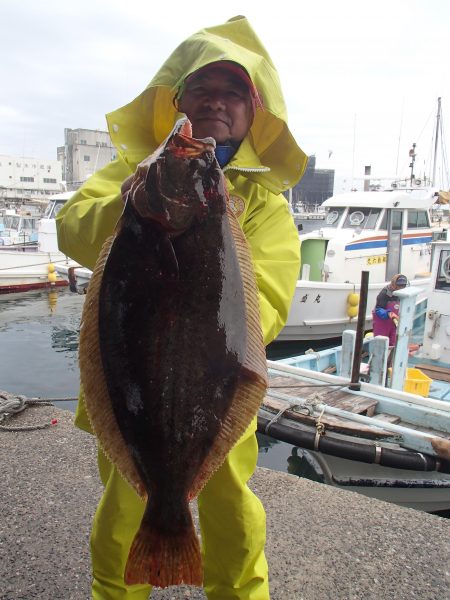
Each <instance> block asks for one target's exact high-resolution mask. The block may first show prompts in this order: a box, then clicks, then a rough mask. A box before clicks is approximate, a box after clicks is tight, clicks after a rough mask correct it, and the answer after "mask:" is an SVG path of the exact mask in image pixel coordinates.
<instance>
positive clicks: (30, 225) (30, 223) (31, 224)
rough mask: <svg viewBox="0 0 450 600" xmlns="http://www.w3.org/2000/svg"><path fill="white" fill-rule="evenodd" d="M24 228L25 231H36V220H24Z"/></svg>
mask: <svg viewBox="0 0 450 600" xmlns="http://www.w3.org/2000/svg"><path fill="white" fill-rule="evenodd" d="M22 226H23V229H36V220H35V219H24V220H23V224H22Z"/></svg>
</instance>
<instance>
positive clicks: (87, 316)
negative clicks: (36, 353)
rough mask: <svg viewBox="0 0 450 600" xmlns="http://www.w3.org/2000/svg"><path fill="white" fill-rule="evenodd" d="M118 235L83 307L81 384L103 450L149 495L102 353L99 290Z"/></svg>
mask: <svg viewBox="0 0 450 600" xmlns="http://www.w3.org/2000/svg"><path fill="white" fill-rule="evenodd" d="M114 237H115V236H114V235H113V236H110V237H109V238H108V239H107V240H106V241H105V243H104V244H103V247H102V250H101V252H100V255H99V258H98V260H97V263H96V265H95V268H94V272H93V274H92V277H91V280H90V282H89V286H88V289H87V294H86V300H85V303H84V307H83V315H82V320H81V327H80V344H79V347H80V349H79V365H80V376H81V387H82V391H83V396H84V403H85V406H86V412H87V415H88V418H89V421H90V423H91V426H92V430H93V431H94V433H95V435H96V437H97V439H98V441H99V444H100V446H101V448H102V450H103V452H104V453H105V455H106V456H107V458H108V460H110V461H111V462H113V463H114V464H115V465H116V466H117V469H118V471H119V472H120V474H121V475H122V477H124V479H126V480H127V481H128V482H129V483H130V485H131V486H132V487H134V489H135V490H136V492H137V493H138V494H139V495H140V496H141V497H142V498H144V499H146V491H145V487H144V484H143V482H142V480H141V478H140V476H139V474H138V472H137V469H136V466H135V464H134V461H133V459H132V457H131V454H130V452H129V450H128V447H127V445H126V444H125V440H124V439H123V436H122V434H121V432H120V429H119V427H118V425H117V420H116V417H115V414H114V411H113V409H112V406H111V400H110V398H109V394H108V388H107V384H106V379H105V375H104V372H103V364H102V359H101V354H100V340H99V335H98V313H99V295H100V294H99V290H100V286H101V282H102V274H103V269H104V266H105V263H106V260H107V258H108V255H109V252H110V249H111V246H112V244H113V242H114Z"/></svg>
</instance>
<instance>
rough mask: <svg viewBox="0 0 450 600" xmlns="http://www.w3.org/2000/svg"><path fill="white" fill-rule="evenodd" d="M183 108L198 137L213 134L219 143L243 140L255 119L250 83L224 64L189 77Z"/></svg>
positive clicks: (194, 133) (182, 103)
mask: <svg viewBox="0 0 450 600" xmlns="http://www.w3.org/2000/svg"><path fill="white" fill-rule="evenodd" d="M179 110H180V112H184V113H185V114H186V115H187V117H188V119H189V120H190V122H191V123H192V134H193V136H194V137H196V138H205V137H212V138H214V139H215V140H216V142H217V143H218V144H224V143H226V142H228V141H232V142H241V141H242V140H243V139H244V138H245V136H246V135H247V132H248V130H249V129H250V126H251V124H252V121H253V107H252V101H251V97H250V92H249V89H248V87H247V85H246V83H245V82H244V81H243V80H242V79H241V78H240V77H239V76H238V75H236V74H235V73H233V72H231V71H229V70H228V69H226V68H221V67H212V68H210V69H207V70H205V71H200V72H199V73H198V74H195V73H194V74H193V75H191V77H189V78H188V80H187V81H186V87H185V89H184V91H183V95H182V97H181V98H180V102H179Z"/></svg>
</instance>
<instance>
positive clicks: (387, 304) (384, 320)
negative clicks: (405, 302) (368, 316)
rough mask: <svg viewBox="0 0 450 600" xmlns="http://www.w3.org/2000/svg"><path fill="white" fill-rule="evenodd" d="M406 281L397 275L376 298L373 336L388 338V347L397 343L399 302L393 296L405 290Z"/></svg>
mask: <svg viewBox="0 0 450 600" xmlns="http://www.w3.org/2000/svg"><path fill="white" fill-rule="evenodd" d="M407 284H408V279H407V278H406V276H405V275H402V274H401V273H398V274H397V275H394V277H393V278H392V279H391V281H390V283H388V285H387V286H385V287H384V288H383V289H382V290H381V292H380V293H379V294H378V296H377V300H376V304H375V308H374V310H373V311H372V315H373V335H385V336H386V337H388V338H389V345H390V346H395V342H396V341H397V325H398V319H399V316H398V311H399V308H400V302H399V299H398V297H397V296H396V295H395V292H396V291H397V290H401V289H403V288H405V287H406V286H407Z"/></svg>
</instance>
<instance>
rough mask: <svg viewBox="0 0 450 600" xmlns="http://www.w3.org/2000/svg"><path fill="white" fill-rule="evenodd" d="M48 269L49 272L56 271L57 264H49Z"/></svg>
mask: <svg viewBox="0 0 450 600" xmlns="http://www.w3.org/2000/svg"><path fill="white" fill-rule="evenodd" d="M47 271H48V272H49V273H54V272H55V271H56V269H55V265H54V264H53V263H49V264H48V265H47Z"/></svg>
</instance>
